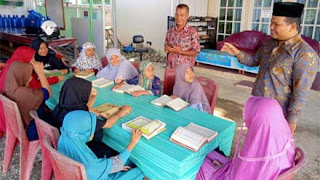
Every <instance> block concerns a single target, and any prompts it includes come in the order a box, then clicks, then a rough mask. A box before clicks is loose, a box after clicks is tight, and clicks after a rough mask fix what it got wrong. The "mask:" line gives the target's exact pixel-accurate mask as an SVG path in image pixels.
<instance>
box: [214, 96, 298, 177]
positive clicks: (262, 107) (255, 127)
mask: <svg viewBox="0 0 320 180" xmlns="http://www.w3.org/2000/svg"><path fill="white" fill-rule="evenodd" d="M243 111H244V117H243V119H244V121H245V124H246V126H247V128H248V132H247V135H246V138H245V140H244V143H243V146H242V148H241V151H240V153H238V148H236V151H235V156H234V158H233V159H232V160H231V161H229V162H228V163H227V164H225V165H224V166H222V167H221V168H219V169H218V170H217V171H215V172H211V174H212V175H211V177H210V178H208V179H226V180H228V179H239V180H241V179H245V180H259V179H277V176H279V175H280V174H281V173H283V172H284V171H286V170H287V169H289V168H291V167H292V166H293V165H294V157H295V147H294V143H293V137H292V133H291V130H290V128H289V126H288V122H287V121H286V119H285V117H284V115H283V112H282V108H281V106H280V105H279V103H278V102H277V101H276V100H274V99H271V98H266V97H253V96H252V97H250V98H249V100H248V101H247V102H246V104H245V106H244V110H243ZM240 136H241V135H240ZM239 139H240V138H238V142H237V146H238V144H239V143H240V140H239ZM237 146H236V147H237Z"/></svg>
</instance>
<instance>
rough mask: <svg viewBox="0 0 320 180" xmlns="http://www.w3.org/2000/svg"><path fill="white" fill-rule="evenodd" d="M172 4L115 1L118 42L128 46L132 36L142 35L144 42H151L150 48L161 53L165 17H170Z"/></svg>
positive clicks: (148, 0) (147, 0)
mask: <svg viewBox="0 0 320 180" xmlns="http://www.w3.org/2000/svg"><path fill="white" fill-rule="evenodd" d="M172 4H173V3H172V0H134V1H133V0H117V1H116V21H117V33H118V38H119V40H120V41H121V42H122V43H124V44H130V43H131V42H132V37H133V36H134V35H142V36H143V37H144V40H145V42H146V41H151V42H152V46H151V47H152V48H154V49H155V50H156V51H160V52H162V53H163V45H164V40H165V36H166V32H167V16H170V15H172V12H171V10H172V7H171V6H172ZM174 6H176V5H174Z"/></svg>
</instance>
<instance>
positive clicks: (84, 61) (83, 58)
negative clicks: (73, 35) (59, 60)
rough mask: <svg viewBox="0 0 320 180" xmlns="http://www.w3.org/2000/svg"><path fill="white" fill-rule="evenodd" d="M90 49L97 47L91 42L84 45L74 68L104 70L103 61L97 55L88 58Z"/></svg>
mask: <svg viewBox="0 0 320 180" xmlns="http://www.w3.org/2000/svg"><path fill="white" fill-rule="evenodd" d="M88 48H93V49H96V46H95V45H94V44H93V43H91V42H86V43H84V44H83V45H82V50H81V52H80V54H79V57H78V59H77V61H76V62H75V63H74V64H73V65H72V66H73V67H76V68H78V69H79V70H86V69H97V70H99V71H100V70H101V69H102V64H101V60H100V59H99V57H98V56H97V54H94V55H93V56H91V57H88V56H87V55H86V50H87V49H88Z"/></svg>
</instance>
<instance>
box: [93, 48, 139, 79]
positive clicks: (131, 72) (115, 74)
mask: <svg viewBox="0 0 320 180" xmlns="http://www.w3.org/2000/svg"><path fill="white" fill-rule="evenodd" d="M106 57H107V60H108V63H109V64H108V65H107V66H106V67H104V68H103V69H102V70H101V71H99V72H98V74H97V77H98V78H102V77H103V78H106V79H112V80H113V81H115V83H116V84H120V83H121V82H123V81H124V80H128V79H132V78H134V77H135V76H137V75H138V71H137V70H136V68H134V66H133V65H132V64H131V63H130V62H129V61H128V60H126V59H125V57H123V56H122V55H121V54H120V51H119V50H118V49H116V48H109V49H108V50H107V53H106Z"/></svg>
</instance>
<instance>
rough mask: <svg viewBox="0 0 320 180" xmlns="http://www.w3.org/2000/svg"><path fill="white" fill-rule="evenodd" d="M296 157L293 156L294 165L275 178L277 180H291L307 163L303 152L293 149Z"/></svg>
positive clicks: (299, 149)
mask: <svg viewBox="0 0 320 180" xmlns="http://www.w3.org/2000/svg"><path fill="white" fill-rule="evenodd" d="M295 151H296V155H295V165H294V166H293V167H292V168H290V169H288V170H286V171H285V172H284V173H282V174H280V175H279V176H278V177H277V180H291V179H293V176H294V175H295V174H296V173H297V172H298V171H299V170H300V169H301V168H302V167H303V166H304V165H306V163H307V157H306V155H305V153H304V152H303V150H302V149H301V148H299V147H297V148H296V149H295Z"/></svg>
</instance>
